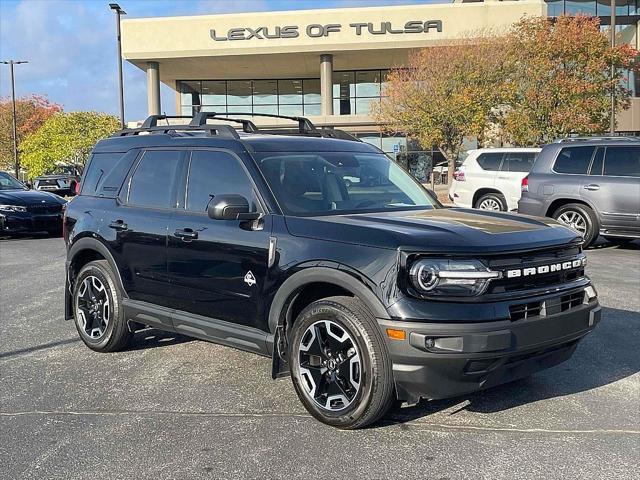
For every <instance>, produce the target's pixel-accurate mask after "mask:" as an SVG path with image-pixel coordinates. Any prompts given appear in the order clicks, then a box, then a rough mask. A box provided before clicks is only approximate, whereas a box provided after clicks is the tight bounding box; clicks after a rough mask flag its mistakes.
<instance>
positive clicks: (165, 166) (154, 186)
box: [127, 150, 183, 208]
mask: <svg viewBox="0 0 640 480" xmlns="http://www.w3.org/2000/svg"><path fill="white" fill-rule="evenodd" d="M182 157H183V152H182V151H178V150H148V151H146V152H144V154H143V155H142V159H141V160H140V162H139V163H138V166H137V168H136V171H135V172H134V174H133V176H132V177H131V180H130V182H129V195H128V198H127V203H128V204H130V205H137V206H140V207H150V208H173V207H175V205H176V202H175V198H176V194H175V191H176V185H177V183H178V173H179V172H180V164H181V160H182Z"/></svg>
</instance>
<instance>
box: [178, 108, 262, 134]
mask: <svg viewBox="0 0 640 480" xmlns="http://www.w3.org/2000/svg"><path fill="white" fill-rule="evenodd" d="M224 115H227V114H224V113H217V112H199V113H196V114H195V115H194V116H193V119H192V120H191V122H190V123H189V125H191V126H192V127H200V126H203V125H206V124H207V120H209V119H217V120H225V121H227V122H234V123H240V124H242V131H243V132H245V133H256V132H257V131H258V127H256V125H255V124H254V123H253V122H252V121H251V120H247V119H245V118H226V117H225V116H224ZM243 115H244V114H243Z"/></svg>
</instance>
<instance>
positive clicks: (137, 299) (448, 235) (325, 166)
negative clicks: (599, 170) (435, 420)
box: [64, 112, 600, 428]
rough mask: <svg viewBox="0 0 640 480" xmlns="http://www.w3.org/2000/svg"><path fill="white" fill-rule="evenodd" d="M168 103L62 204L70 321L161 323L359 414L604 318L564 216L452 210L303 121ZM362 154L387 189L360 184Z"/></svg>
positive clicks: (336, 410)
mask: <svg viewBox="0 0 640 480" xmlns="http://www.w3.org/2000/svg"><path fill="white" fill-rule="evenodd" d="M255 115H256V114H254V116H255ZM164 118H166V117H165V116H161V115H159V116H152V117H150V118H149V119H147V120H146V121H145V123H144V124H143V126H142V127H141V128H139V129H134V130H125V131H122V132H118V133H116V134H114V136H112V137H111V138H108V139H105V140H101V141H100V142H98V144H97V145H96V146H95V148H94V150H93V154H92V156H91V159H90V160H89V163H88V166H87V169H86V171H85V173H84V176H83V179H82V183H81V190H80V194H79V195H78V196H77V197H75V198H74V199H73V200H72V201H71V202H69V205H68V208H66V210H65V212H66V213H65V222H64V225H65V226H64V238H65V242H66V246H67V263H66V274H67V277H66V288H65V295H66V297H65V318H67V319H70V320H71V319H73V320H74V322H75V326H76V329H77V331H78V334H79V336H80V338H81V339H82V341H83V342H84V343H85V344H86V345H87V346H88V347H89V348H91V349H93V350H96V351H99V352H111V351H115V350H119V349H122V348H124V347H125V346H126V345H127V342H128V341H129V339H130V338H131V336H132V335H133V333H132V332H134V331H136V330H139V329H143V328H146V327H147V326H150V327H155V328H159V329H163V330H169V331H173V332H177V333H180V334H184V335H189V336H192V337H196V338H200V339H203V340H209V341H213V342H217V343H221V344H224V345H228V346H232V347H236V348H240V349H243V350H247V351H250V352H254V353H258V354H261V355H266V356H268V357H270V358H271V361H272V368H271V370H272V376H273V377H274V378H276V377H278V376H284V375H287V376H290V377H291V379H292V382H293V386H294V388H295V390H296V392H297V394H298V397H299V398H300V401H301V402H302V404H303V405H304V406H305V408H306V409H307V410H308V411H309V412H310V414H311V415H313V416H314V417H315V418H317V419H318V420H320V421H322V422H324V423H327V424H329V425H333V426H336V427H339V428H358V427H362V426H365V425H367V424H369V423H371V422H374V421H376V420H377V419H378V418H380V417H381V416H383V415H384V414H385V412H387V410H388V409H389V408H390V406H391V405H392V404H393V403H394V402H395V401H402V402H408V403H411V404H415V403H416V402H417V401H418V400H419V399H420V398H429V399H438V398H445V397H451V396H456V395H462V394H467V393H469V392H474V391H476V390H479V389H482V388H487V387H491V386H494V385H498V384H501V383H504V382H509V381H512V380H515V379H517V378H521V377H524V376H527V375H530V374H532V373H534V372H536V371H538V370H541V369H544V368H548V367H551V366H553V365H556V364H558V363H560V362H563V361H565V360H566V359H568V358H569V357H570V356H571V355H572V354H573V352H574V350H575V349H576V347H577V345H578V342H579V341H580V339H582V338H583V337H584V336H585V335H586V334H588V333H589V332H590V331H591V330H592V329H593V328H595V326H596V324H597V323H598V322H599V320H600V306H599V305H598V300H597V296H596V292H595V290H594V287H593V286H592V285H591V282H590V280H589V278H588V277H587V276H586V274H585V262H586V257H585V255H584V253H583V252H582V250H581V247H580V243H581V239H580V237H579V236H578V235H577V234H576V233H575V232H574V231H573V230H571V229H569V228H566V227H564V226H562V225H559V224H558V223H557V222H555V221H553V220H542V219H535V218H528V217H524V216H518V215H514V214H509V213H501V212H490V211H478V210H469V209H448V208H443V207H442V205H440V204H439V203H438V202H437V201H436V200H434V199H433V198H432V197H431V196H430V195H429V194H428V193H427V191H426V190H424V189H423V187H422V186H421V185H420V184H419V183H418V182H417V181H415V180H414V179H413V178H412V177H411V176H410V175H409V174H408V173H407V172H406V171H405V170H404V169H403V168H401V167H400V166H398V165H397V164H395V162H393V161H392V160H390V159H389V158H388V157H387V156H386V155H385V154H384V153H383V152H382V151H381V150H380V149H378V148H376V147H375V146H373V145H370V144H367V143H363V142H361V141H358V140H357V139H353V140H346V139H339V138H335V137H336V131H335V130H326V131H325V130H323V129H316V128H315V126H314V125H313V124H312V123H311V122H309V120H307V119H305V118H300V117H283V118H288V119H291V120H295V121H296V122H297V128H295V129H294V130H293V132H290V133H289V134H287V133H285V132H282V131H276V132H269V133H268V134H266V133H265V132H261V131H260V130H258V129H257V127H256V126H255V125H254V124H253V123H252V122H249V121H248V120H243V119H242V118H232V119H231V121H236V122H241V123H244V126H243V132H237V131H236V130H234V129H233V128H231V127H230V126H228V125H220V124H218V125H212V124H207V119H211V118H214V119H217V117H216V114H214V113H205V112H203V113H199V114H198V115H196V116H195V117H194V118H193V120H192V121H191V123H190V124H189V125H182V126H176V125H172V126H158V121H159V120H163V119H164ZM144 133H153V135H145V134H144ZM331 137H333V138H331ZM354 168H359V169H361V170H360V171H362V170H366V171H370V172H376V174H377V176H378V177H379V178H380V179H381V182H380V183H381V184H384V185H386V187H385V188H380V186H379V185H378V186H366V185H364V184H363V182H361V184H360V185H359V186H358V188H357V189H351V190H349V189H347V188H346V187H345V185H344V176H345V175H347V174H348V172H349V171H350V170H349V169H354ZM223 354H224V353H223ZM114 374H116V375H117V371H115V370H114ZM254 374H255V372H247V375H248V376H249V375H254ZM239 401H241V400H239Z"/></svg>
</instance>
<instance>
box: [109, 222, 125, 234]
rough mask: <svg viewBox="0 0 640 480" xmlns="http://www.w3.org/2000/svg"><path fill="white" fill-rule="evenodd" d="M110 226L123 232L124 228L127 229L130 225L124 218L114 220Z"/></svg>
mask: <svg viewBox="0 0 640 480" xmlns="http://www.w3.org/2000/svg"><path fill="white" fill-rule="evenodd" d="M109 228H113V229H114V230H117V231H118V232H121V231H123V230H126V229H127V228H129V227H127V224H126V223H124V221H122V220H114V221H113V222H111V223H110V224H109Z"/></svg>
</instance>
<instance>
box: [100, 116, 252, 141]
mask: <svg viewBox="0 0 640 480" xmlns="http://www.w3.org/2000/svg"><path fill="white" fill-rule="evenodd" d="M189 118H191V117H189ZM178 132H187V133H193V132H207V133H208V134H209V135H212V136H213V135H215V136H219V137H227V138H236V139H238V138H240V135H238V132H237V131H236V129H235V128H233V127H231V126H230V125H203V126H201V127H195V126H191V125H166V126H165V125H162V126H155V127H146V128H142V127H140V128H129V129H125V130H120V131H118V132H116V133H114V134H113V135H112V137H128V136H134V135H140V134H141V133H149V134H167V135H169V134H172V133H178Z"/></svg>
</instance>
